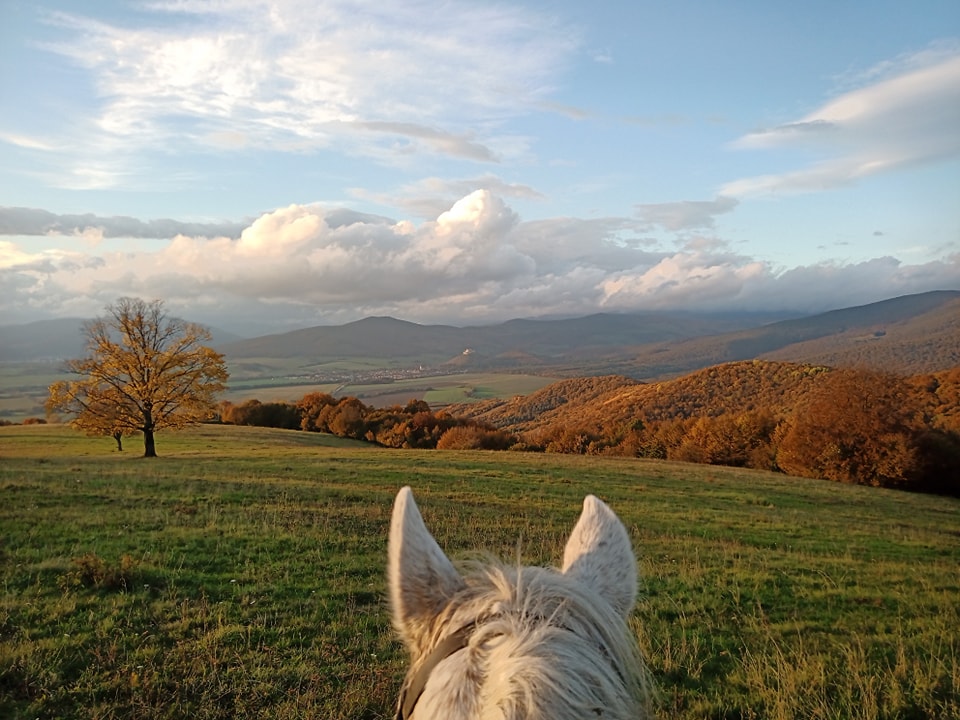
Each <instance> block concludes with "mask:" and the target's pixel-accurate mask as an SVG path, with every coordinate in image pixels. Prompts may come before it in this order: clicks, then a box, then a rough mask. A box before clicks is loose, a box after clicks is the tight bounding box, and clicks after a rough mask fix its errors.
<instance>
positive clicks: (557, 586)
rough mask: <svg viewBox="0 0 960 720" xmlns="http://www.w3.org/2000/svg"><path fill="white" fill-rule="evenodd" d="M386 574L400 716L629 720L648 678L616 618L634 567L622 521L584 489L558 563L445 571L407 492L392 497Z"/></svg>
mask: <svg viewBox="0 0 960 720" xmlns="http://www.w3.org/2000/svg"><path fill="white" fill-rule="evenodd" d="M388 555H389V560H388V570H387V575H388V581H389V588H390V602H391V610H392V615H393V624H394V627H395V628H396V630H397V633H398V634H399V636H400V638H401V640H402V641H403V643H404V645H405V646H406V647H407V649H408V650H409V652H410V660H411V662H410V668H409V671H408V673H407V677H406V680H405V681H404V685H403V691H402V694H401V697H400V700H399V702H398V708H397V718H398V719H400V720H431V719H439V718H443V719H444V720H548V719H549V720H575V719H576V720H580V719H586V718H594V719H595V718H609V719H613V720H641V719H642V718H644V717H647V716H648V715H649V713H650V710H649V701H648V696H649V684H648V675H647V672H646V669H645V667H644V665H643V662H642V660H641V659H640V656H639V652H638V650H637V646H636V639H635V637H634V636H633V634H632V633H631V632H630V629H629V627H628V625H627V619H628V617H629V615H630V613H631V610H632V608H633V605H634V602H635V601H636V594H637V563H636V559H635V557H634V555H633V550H632V548H631V545H630V538H629V535H628V534H627V530H626V528H625V527H624V526H623V523H622V522H620V520H619V518H618V517H617V516H616V515H615V514H614V512H613V511H612V510H611V509H610V508H609V507H608V506H607V505H606V504H605V503H603V502H602V501H601V500H599V499H597V498H596V497H594V496H593V495H589V496H587V497H586V499H585V500H584V502H583V511H582V513H581V515H580V518H579V520H578V521H577V523H576V525H575V527H574V528H573V531H572V533H571V534H570V537H569V539H568V540H567V543H566V547H565V549H564V553H563V563H562V565H561V567H560V568H559V569H550V568H540V567H526V566H516V565H513V566H511V565H507V564H504V563H500V562H497V561H492V562H482V563H481V562H479V561H474V562H472V563H470V564H468V565H464V566H463V567H462V568H461V569H457V567H455V566H454V564H453V563H452V562H451V561H450V559H449V558H448V557H447V555H446V554H445V553H444V552H443V550H441V548H440V546H439V545H438V544H437V541H436V540H435V539H434V538H433V536H432V535H431V534H430V532H429V530H427V528H426V525H424V522H423V518H422V517H421V515H420V511H419V509H418V508H417V505H416V502H415V501H414V499H413V493H412V492H411V490H410V488H408V487H405V488H403V489H402V490H401V491H400V492H399V493H398V494H397V497H396V500H395V502H394V506H393V517H392V519H391V524H390V539H389V552H388Z"/></svg>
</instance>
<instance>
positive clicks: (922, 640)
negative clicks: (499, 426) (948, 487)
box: [0, 426, 960, 719]
mask: <svg viewBox="0 0 960 720" xmlns="http://www.w3.org/2000/svg"><path fill="white" fill-rule="evenodd" d="M127 444H128V445H129V450H128V451H127V452H124V453H117V452H114V451H113V450H112V445H113V443H112V440H110V439H108V438H103V439H90V438H85V437H83V436H82V435H78V434H75V433H73V432H72V431H70V430H68V429H66V428H62V427H58V426H46V427H44V426H27V427H21V426H14V427H4V428H0V491H2V498H3V499H4V502H3V505H2V507H0V528H2V533H0V580H2V586H0V593H2V595H0V717H5V718H7V717H9V718H37V717H43V718H48V717H61V718H134V717H135V718H172V717H196V718H301V717H315V718H324V719H346V718H353V719H356V718H367V719H373V718H390V717H392V712H391V710H392V707H393V702H394V698H395V696H396V694H397V692H398V690H399V684H400V681H401V679H402V675H403V668H404V660H405V658H404V656H403V652H402V650H401V648H400V647H399V645H398V644H397V643H396V642H395V641H394V639H393V637H392V635H391V632H390V628H389V621H388V616H387V613H386V607H385V602H384V590H385V588H384V579H383V573H384V570H383V568H384V563H385V558H386V550H385V545H386V529H387V523H388V520H389V513H390V504H391V502H392V499H393V496H394V494H395V493H396V491H397V489H398V488H399V487H401V486H402V485H405V484H410V485H412V486H413V487H414V489H415V493H416V495H417V499H418V502H419V504H420V507H421V509H422V511H423V514H424V517H425V520H426V521H427V524H428V525H429V526H430V527H431V529H432V530H433V531H434V534H435V535H436V537H437V539H438V541H439V542H440V544H441V545H442V546H444V547H445V548H446V549H447V550H448V551H449V552H450V553H451V554H453V555H457V554H458V553H462V552H464V551H468V550H472V549H474V548H484V549H487V550H490V551H492V552H494V553H497V554H501V555H503V556H506V557H508V558H512V557H515V556H516V554H517V552H518V548H519V551H520V552H521V554H522V556H523V558H524V561H525V562H531V563H556V562H558V561H559V559H560V554H561V552H562V548H563V543H564V541H565V539H566V535H567V533H568V532H569V530H570V528H571V527H572V524H573V522H574V521H575V520H576V517H577V515H578V513H579V510H580V505H581V502H582V499H583V496H584V494H586V493H588V492H594V493H596V494H598V495H600V496H601V497H603V498H604V499H605V500H607V501H608V502H610V503H611V505H612V506H613V507H614V509H615V510H616V511H617V512H618V514H619V515H620V516H621V517H622V518H623V520H624V522H625V523H626V525H627V526H628V528H629V529H630V532H631V535H632V539H633V541H634V544H635V547H636V549H637V552H638V555H639V558H640V560H639V562H640V569H641V574H642V576H643V588H642V595H643V596H642V599H641V601H640V603H639V604H638V607H637V610H636V613H635V616H634V619H633V627H634V629H635V630H636V633H637V636H638V640H639V642H640V645H641V647H642V649H643V650H644V653H645V655H646V657H647V659H648V662H649V664H650V667H651V669H652V671H653V673H654V676H655V678H656V681H657V684H658V685H659V688H660V692H659V698H658V705H659V708H660V710H661V715H662V716H663V717H670V718H690V719H693V718H724V719H732V718H784V719H785V718H825V719H826V718H905V719H915V718H951V717H960V697H958V693H960V602H958V601H960V502H958V501H956V500H950V499H943V498H937V497H930V496H919V495H910V494H905V493H897V492H890V491H883V490H876V489H871V488H864V487H852V486H841V485H835V484H830V483H824V482H816V481H804V480H795V479H791V478H785V477H784V476H782V475H772V474H766V473H760V472H754V471H739V470H733V469H720V468H714V467H709V466H699V465H684V464H671V463H656V462H647V461H638V460H623V459H620V460H614V459H610V460H607V459H599V458H592V457H580V456H561V455H532V454H521V453H500V454H494V453H479V452H442V451H423V452H420V451H413V450H383V449H377V448H374V447H371V446H367V445H363V444H359V443H346V442H343V441H339V440H335V439H332V438H329V437H325V436H321V435H316V434H305V433H297V432H286V431H277V430H267V429H262V428H230V427H217V426H204V427H201V428H196V429H193V430H191V431H189V432H184V433H178V434H160V435H159V436H158V444H157V449H158V452H159V453H160V455H161V457H160V458H158V459H155V460H144V459H141V458H139V457H137V455H138V454H139V452H140V448H139V447H136V442H135V440H133V439H131V440H129V441H128V442H127Z"/></svg>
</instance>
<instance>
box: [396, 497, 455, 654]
mask: <svg viewBox="0 0 960 720" xmlns="http://www.w3.org/2000/svg"><path fill="white" fill-rule="evenodd" d="M387 547H388V565H387V578H388V581H389V585H390V604H391V609H392V611H393V624H394V627H395V628H396V629H397V632H398V633H399V634H400V637H401V638H402V639H403V641H404V643H406V645H407V647H409V648H413V649H419V650H422V648H420V645H421V643H422V641H423V640H424V635H425V633H426V631H427V629H428V628H429V623H430V621H431V620H432V619H433V617H434V616H435V615H436V614H437V613H438V612H439V611H440V610H441V609H442V608H443V606H444V605H446V604H447V603H448V602H449V600H450V599H451V598H452V597H453V595H454V594H455V593H456V592H457V591H458V590H460V589H461V588H462V587H463V586H464V582H463V579H462V578H461V577H460V573H458V572H457V570H456V568H454V567H453V563H451V562H450V560H449V559H448V558H447V556H446V555H445V554H444V552H443V550H441V549H440V546H439V545H437V541H436V540H434V539H433V536H432V535H431V534H430V531H429V530H427V526H426V525H424V523H423V518H422V517H421V515H420V510H419V509H418V508H417V503H416V502H414V500H413V492H412V491H411V490H410V488H409V487H405V488H403V489H402V490H401V491H400V492H399V493H397V497H396V500H394V503H393V517H392V518H391V520H390V539H389V542H388V544H387Z"/></svg>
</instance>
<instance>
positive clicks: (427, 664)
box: [396, 622, 477, 720]
mask: <svg viewBox="0 0 960 720" xmlns="http://www.w3.org/2000/svg"><path fill="white" fill-rule="evenodd" d="M476 625H477V624H476V623H475V622H471V623H468V624H466V625H464V626H463V627H462V628H460V629H459V630H457V631H456V632H455V633H452V634H450V635H447V637H445V638H444V639H443V640H441V641H440V643H439V644H438V645H437V646H436V647H435V648H434V649H433V650H432V651H431V652H430V654H429V655H427V657H426V659H425V660H424V661H423V664H422V665H420V668H419V669H418V670H417V672H416V674H415V675H414V676H413V677H412V678H410V682H409V683H406V684H405V685H404V688H403V691H402V692H401V693H400V701H399V702H398V704H397V705H398V707H397V715H396V720H409V719H410V716H411V715H413V709H414V708H415V707H416V705H417V700H419V699H420V696H421V695H423V690H424V688H425V687H426V686H427V681H428V680H429V679H430V673H432V672H433V670H434V668H436V667H437V665H439V664H440V663H441V662H443V661H444V660H446V659H447V658H448V657H450V656H451V655H453V654H454V653H455V652H459V651H460V650H463V649H464V648H465V647H467V645H468V643H469V642H470V636H471V635H472V634H473V631H474V629H475V628H476Z"/></svg>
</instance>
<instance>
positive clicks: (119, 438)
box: [113, 432, 123, 452]
mask: <svg viewBox="0 0 960 720" xmlns="http://www.w3.org/2000/svg"><path fill="white" fill-rule="evenodd" d="M113 439H114V440H116V441H117V452H123V433H119V432H115V433H114V434H113Z"/></svg>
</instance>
